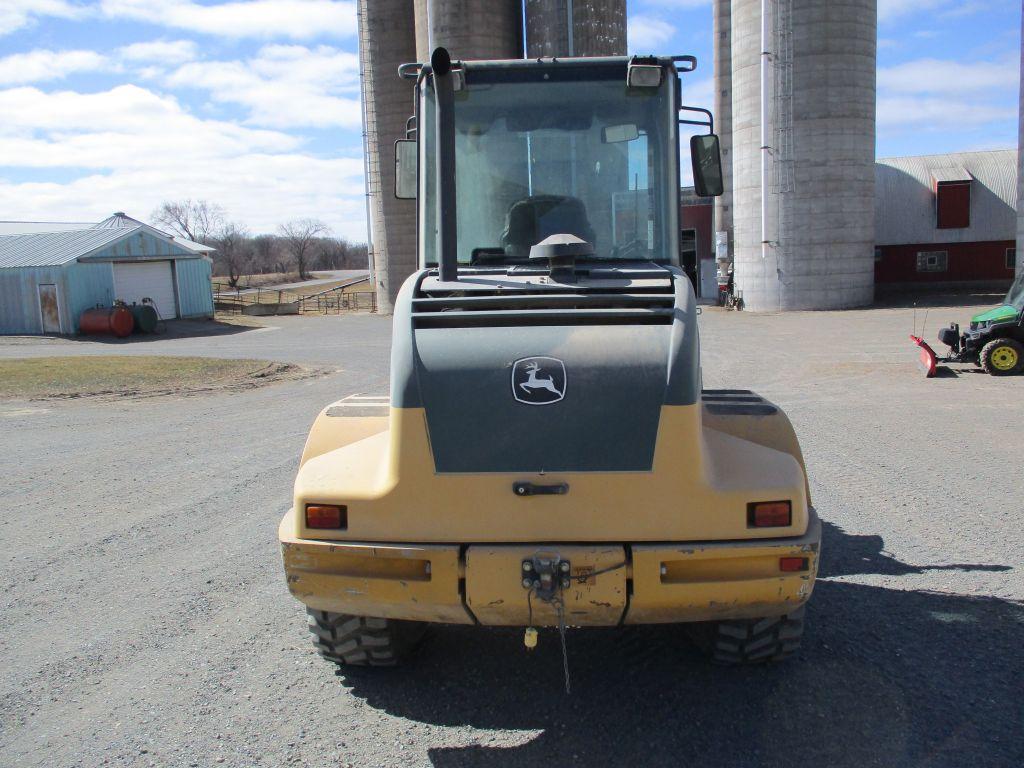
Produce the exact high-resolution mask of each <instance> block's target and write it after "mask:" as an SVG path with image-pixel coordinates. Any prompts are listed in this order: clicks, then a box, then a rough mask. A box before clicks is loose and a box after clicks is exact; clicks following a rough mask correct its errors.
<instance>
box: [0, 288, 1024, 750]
mask: <svg viewBox="0 0 1024 768" xmlns="http://www.w3.org/2000/svg"><path fill="white" fill-rule="evenodd" d="M971 313H972V310H971V309H970V308H966V307H952V308H947V309H943V310H933V314H932V319H931V321H930V324H931V326H932V329H931V330H930V331H929V332H928V335H929V336H934V331H935V328H936V326H937V324H938V322H939V321H940V319H941V321H943V322H944V321H946V320H947V319H959V320H964V319H965V318H966V317H967V316H969V315H970V314H971ZM937 315H941V316H942V317H941V318H937V317H936V316H937ZM919 319H920V318H919ZM272 323H273V325H272V326H271V327H270V328H268V329H238V330H237V332H232V333H226V334H222V335H215V336H203V337H196V338H183V337H178V338H165V339H156V340H153V341H149V342H146V343H139V344H130V345H121V346H119V347H118V348H117V349H116V354H136V353H138V354H169V355H194V354H199V355H210V356H216V357H258V358H262V359H271V360H279V361H284V362H295V363H306V364H324V365H330V366H335V367H337V368H339V369H340V371H339V372H338V373H335V374H332V375H330V376H326V377H324V378H318V379H312V380H306V381H301V382H292V383H283V384H277V385H273V386H268V387H264V388H261V389H256V390H251V391H245V392H239V393H232V394H214V395H210V396H208V397H191V398H182V399H170V398H166V399H157V400H144V401H130V402H110V403H88V402H78V403H75V402H12V401H7V402H4V403H0V434H3V435H4V436H5V438H6V439H5V440H4V441H3V446H4V450H3V451H2V452H0V498H3V500H4V502H5V510H4V515H3V517H2V518H0V589H2V596H0V765H3V766H48V767H49V766H94V765H108V764H109V765H133V766H134V765H139V766H148V765H156V766H191V765H195V766H207V765H229V766H252V765H266V766H277V765H290V764H308V765H318V766H344V765H351V766H395V765H402V766H405V765H409V766H419V765H434V766H476V765H481V766H482V765H487V766H533V765H537V764H539V763H541V762H542V761H543V762H547V763H548V764H552V765H574V764H578V765H589V766H600V765H673V766H680V765H690V764H710V765H714V766H744V767H746V766H774V765H786V766H792V765H806V766H850V767H851V768H853V767H854V766H856V767H858V768H860V767H861V766H875V765H877V766H928V767H929V768H934V767H935V766H951V767H953V766H963V765H971V766H1015V767H1016V766H1020V765H1021V764H1022V763H1024V741H1022V737H1021V731H1020V729H1021V723H1022V722H1024V696H1022V695H1021V691H1022V687H1024V686H1022V684H1024V665H1022V664H1021V661H1020V659H1021V650H1020V649H1021V647H1024V608H1022V604H1021V600H1022V599H1024V582H1022V577H1021V559H1022V558H1021V555H1022V552H1024V534H1022V533H1021V526H1020V525H1019V523H1018V516H1019V508H1020V503H1021V499H1022V497H1024V494H1022V492H1021V483H1020V478H1021V473H1020V461H1019V457H1020V456H1022V455H1024V432H1022V430H1021V429H1020V425H1021V424H1022V423H1024V397H1022V396H1021V395H1022V393H1024V377H1017V378H1014V379H1001V380H1000V379H993V378H990V377H987V376H984V375H981V374H976V373H974V372H973V371H966V372H964V373H963V374H962V375H960V376H950V377H947V378H940V379H935V380H932V381H926V380H924V379H923V378H920V376H919V374H917V373H916V370H915V368H914V364H913V360H914V348H913V347H912V346H911V345H910V343H909V342H908V341H907V340H906V334H907V333H909V331H910V329H911V315H910V311H909V310H902V309H886V310H871V311H863V312H847V313H813V314H805V313H795V314H787V315H779V316H771V315H760V316H759V315H750V314H743V313H725V312H723V311H720V310H717V309H712V310H706V311H705V312H704V314H703V315H702V317H701V326H702V334H703V336H702V346H703V350H704V376H705V385H706V386H709V387H722V386H730V387H747V388H751V389H756V390H758V391H760V392H761V393H762V394H764V395H766V396H767V397H769V398H770V399H772V400H774V401H776V402H777V403H779V404H780V405H782V406H783V407H784V408H785V409H786V411H787V412H788V413H789V415H790V417H791V418H792V420H793V422H794V423H795V425H796V427H797V430H798V432H799V434H800V437H801V440H802V443H803V447H804V451H805V454H806V457H807V463H808V466H809V471H810V473H811V485H812V493H813V495H814V500H815V504H816V506H817V508H818V510H819V513H820V514H821V517H822V518H823V520H824V521H825V524H826V528H825V542H824V548H825V549H824V552H825V554H824V562H823V573H822V578H821V580H820V581H819V583H818V586H817V588H816V590H815V595H814V599H813V600H812V601H811V604H810V607H809V609H808V622H809V627H808V635H807V638H806V641H805V647H804V650H803V652H802V653H801V654H800V656H799V657H798V658H796V659H794V660H792V661H791V662H789V663H786V664H784V665H780V666H773V667H764V668H755V669H723V668H715V667H711V666H709V665H708V664H707V663H705V661H704V660H703V659H702V657H700V656H699V655H698V654H697V652H696V651H694V650H693V649H692V648H691V647H690V646H689V645H688V644H687V643H686V642H685V641H684V640H683V639H682V638H681V636H680V634H681V633H680V632H679V631H678V629H676V628H673V627H650V628H637V629H631V630H607V631H604V630H591V631H587V632H573V633H571V634H570V636H569V653H570V665H571V668H572V674H573V693H572V695H571V696H566V695H565V694H564V693H563V691H562V679H561V657H560V653H559V650H558V644H557V638H556V636H554V635H552V634H551V633H543V634H542V636H541V642H540V646H539V648H538V649H537V650H536V651H534V652H532V653H530V654H528V653H526V652H525V651H524V650H523V648H522V643H521V633H519V632H513V631H504V630H479V629H472V628H451V627H441V628H437V629H435V630H433V631H432V632H431V634H430V635H429V639H428V640H427V643H426V645H425V646H424V647H423V648H422V652H421V654H420V655H419V657H418V658H417V660H416V661H415V662H414V663H413V664H412V665H411V666H409V667H407V668H404V669H401V670H370V671H353V672H346V673H344V674H339V673H336V672H335V671H334V670H333V669H332V668H331V667H330V666H329V665H327V664H325V663H323V662H321V661H320V660H319V659H318V658H317V657H316V656H315V655H314V653H313V650H312V647H311V645H310V643H309V640H308V639H307V637H306V632H305V629H304V617H303V611H302V609H301V607H300V606H299V605H298V604H297V603H296V602H295V601H293V600H292V599H291V597H290V596H289V594H288V592H287V590H286V588H285V584H284V580H283V578H282V574H281V566H280V555H279V551H278V546H277V542H276V527H277V522H278V519H279V517H280V514H281V513H282V512H283V511H284V509H285V508H286V507H287V506H288V503H289V491H290V486H291V482H292V478H293V475H294V471H295V468H296V462H297V457H298V455H299V451H300V449H301V446H302V443H303V440H304V439H305V434H306V430H307V428H308V426H309V424H310V422H311V420H312V418H313V416H314V415H315V413H316V411H317V410H318V409H319V407H320V406H321V405H322V404H324V403H325V402H327V401H329V400H332V399H335V398H338V397H342V396H344V395H348V394H352V393H357V392H381V391H384V390H386V387H387V376H386V374H387V350H388V347H389V341H390V340H389V335H390V330H389V321H388V319H387V318H378V317H372V316H350V317H334V318H308V317H299V318H274V319H273V320H272ZM112 352H115V350H113V349H112V348H111V345H109V344H104V343H96V342H81V341H52V340H24V339H22V340H13V339H8V340H0V358H2V357H23V356H34V355H54V354H111V353H112Z"/></svg>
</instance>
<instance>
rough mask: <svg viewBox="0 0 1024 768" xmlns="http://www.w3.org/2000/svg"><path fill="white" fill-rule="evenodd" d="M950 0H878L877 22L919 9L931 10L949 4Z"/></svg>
mask: <svg viewBox="0 0 1024 768" xmlns="http://www.w3.org/2000/svg"><path fill="white" fill-rule="evenodd" d="M950 2H951V0H878V20H879V22H882V23H884V22H887V21H892V20H893V19H896V18H899V17H900V16H907V15H909V14H912V13H918V12H920V11H932V10H935V9H936V8H942V7H944V6H947V5H949V3H950Z"/></svg>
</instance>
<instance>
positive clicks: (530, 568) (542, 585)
mask: <svg viewBox="0 0 1024 768" xmlns="http://www.w3.org/2000/svg"><path fill="white" fill-rule="evenodd" d="M571 573H572V564H571V563H570V562H569V561H568V560H563V559H562V558H561V556H560V555H559V554H558V553H557V552H537V553H536V554H535V555H534V556H533V557H531V558H530V559H528V560H523V563H522V577H523V582H522V583H523V589H525V590H527V592H526V603H527V607H528V609H529V610H528V614H529V626H528V627H527V628H526V632H525V633H524V634H523V644H524V645H525V646H526V648H527V650H533V649H534V648H536V647H537V628H536V627H534V626H533V597H534V596H535V595H536V597H537V599H539V600H543V601H544V602H545V603H551V604H552V605H553V606H554V608H555V611H556V612H557V613H558V635H559V638H560V639H561V641H562V670H563V672H564V673H565V692H566V693H571V692H572V689H571V687H570V685H569V653H568V650H567V649H566V646H565V600H563V599H562V590H563V589H566V588H567V587H568V586H569V584H570V583H572V577H571V576H570V574H571Z"/></svg>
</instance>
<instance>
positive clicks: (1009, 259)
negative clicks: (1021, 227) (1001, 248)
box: [1006, 248, 1017, 269]
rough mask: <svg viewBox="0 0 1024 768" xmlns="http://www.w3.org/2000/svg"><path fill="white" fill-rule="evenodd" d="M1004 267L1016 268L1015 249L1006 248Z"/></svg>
mask: <svg viewBox="0 0 1024 768" xmlns="http://www.w3.org/2000/svg"><path fill="white" fill-rule="evenodd" d="M1006 268H1007V269H1016V268H1017V249H1016V248H1007V249H1006Z"/></svg>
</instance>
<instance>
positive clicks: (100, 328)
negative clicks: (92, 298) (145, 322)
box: [78, 305, 135, 339]
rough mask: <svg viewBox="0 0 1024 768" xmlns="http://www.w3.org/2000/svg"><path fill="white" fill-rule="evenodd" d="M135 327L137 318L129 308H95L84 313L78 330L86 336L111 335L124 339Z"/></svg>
mask: <svg viewBox="0 0 1024 768" xmlns="http://www.w3.org/2000/svg"><path fill="white" fill-rule="evenodd" d="M134 327H135V318H133V317H132V311H131V310H130V309H128V307H126V306H124V305H121V306H117V307H94V308H93V309H87V310H85V312H83V313H82V316H81V318H79V320H78V330H79V332H81V333H84V334H110V335H112V336H117V337H118V338H119V339H123V338H124V337H125V336H128V335H129V334H130V333H131V332H132V329H133V328H134Z"/></svg>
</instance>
